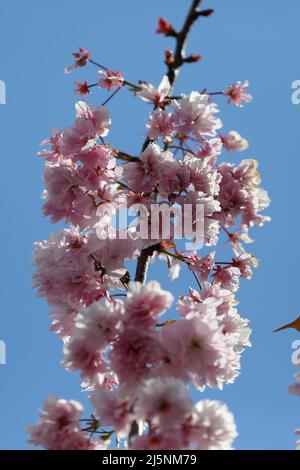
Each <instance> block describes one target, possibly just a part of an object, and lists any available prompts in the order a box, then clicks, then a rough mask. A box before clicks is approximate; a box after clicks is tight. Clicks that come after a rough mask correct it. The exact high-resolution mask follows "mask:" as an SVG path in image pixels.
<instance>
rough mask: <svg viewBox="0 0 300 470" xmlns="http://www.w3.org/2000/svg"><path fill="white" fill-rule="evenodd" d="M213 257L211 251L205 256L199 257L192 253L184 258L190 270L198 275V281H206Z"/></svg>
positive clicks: (213, 253) (213, 254) (212, 263)
mask: <svg viewBox="0 0 300 470" xmlns="http://www.w3.org/2000/svg"><path fill="white" fill-rule="evenodd" d="M215 255H216V253H215V252H214V251H212V252H211V253H209V254H208V255H206V256H199V255H197V254H196V253H194V254H191V255H189V256H188V257H187V258H186V262H187V263H188V266H189V268H190V270H191V271H193V272H195V273H197V274H198V276H199V279H200V281H206V280H207V278H208V276H209V275H210V273H211V270H212V267H213V265H214V258H215Z"/></svg>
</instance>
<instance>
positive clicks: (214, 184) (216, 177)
mask: <svg viewBox="0 0 300 470" xmlns="http://www.w3.org/2000/svg"><path fill="white" fill-rule="evenodd" d="M209 162H210V159H209V158H201V159H199V158H197V157H194V156H193V155H189V154H187V155H186V156H185V157H184V159H183V162H182V163H183V165H184V166H185V167H186V168H187V170H188V171H189V176H190V182H191V185H192V187H193V188H194V190H195V191H201V192H203V193H205V194H206V195H207V196H214V195H216V194H218V193H219V191H220V186H219V183H220V181H221V179H222V176H221V174H220V173H219V172H218V170H217V169H216V168H213V167H212V166H211V165H210V163H209Z"/></svg>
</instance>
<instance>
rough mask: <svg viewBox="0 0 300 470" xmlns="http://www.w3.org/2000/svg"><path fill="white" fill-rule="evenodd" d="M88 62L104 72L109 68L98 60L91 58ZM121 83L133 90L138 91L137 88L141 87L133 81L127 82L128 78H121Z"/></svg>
mask: <svg viewBox="0 0 300 470" xmlns="http://www.w3.org/2000/svg"><path fill="white" fill-rule="evenodd" d="M89 62H90V63H91V64H93V65H96V66H97V67H99V69H102V70H105V71H106V72H107V71H108V70H109V69H108V68H107V67H105V66H104V65H101V64H99V63H98V62H96V61H95V60H93V59H89ZM122 83H124V85H128V86H130V87H132V88H134V90H135V91H139V90H141V89H142V88H141V87H140V86H139V85H135V84H134V83H132V82H129V81H128V80H123V82H122ZM96 85H97V84H96ZM91 86H94V85H91Z"/></svg>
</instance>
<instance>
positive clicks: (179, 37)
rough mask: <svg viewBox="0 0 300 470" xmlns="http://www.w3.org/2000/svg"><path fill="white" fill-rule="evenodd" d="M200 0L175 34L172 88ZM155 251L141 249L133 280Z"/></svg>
mask: <svg viewBox="0 0 300 470" xmlns="http://www.w3.org/2000/svg"><path fill="white" fill-rule="evenodd" d="M201 1H202V0H193V2H192V5H191V8H190V10H189V12H188V15H187V17H186V20H185V22H184V24H183V27H182V29H181V31H179V32H178V33H177V34H176V48H175V54H174V62H173V63H172V64H169V65H168V73H167V75H168V78H169V81H170V84H171V87H172V88H173V87H174V84H175V81H176V78H177V77H178V73H179V70H180V67H181V66H182V64H183V63H184V59H185V45H186V42H187V39H188V35H189V33H190V30H191V28H192V26H193V24H194V22H195V21H196V19H197V18H198V17H199V16H200V14H201V13H200V11H199V10H198V7H199V5H200V3H201ZM149 142H150V140H149V138H148V137H147V139H146V140H145V142H144V144H143V148H142V150H145V148H146V147H147V146H148V144H149ZM155 251H159V244H156V245H152V246H150V247H148V248H145V249H144V250H142V251H141V254H140V256H139V258H138V262H137V267H136V273H135V281H138V282H142V283H143V284H144V283H145V282H146V278H147V271H148V266H149V262H150V260H151V257H152V255H153V253H154V252H155Z"/></svg>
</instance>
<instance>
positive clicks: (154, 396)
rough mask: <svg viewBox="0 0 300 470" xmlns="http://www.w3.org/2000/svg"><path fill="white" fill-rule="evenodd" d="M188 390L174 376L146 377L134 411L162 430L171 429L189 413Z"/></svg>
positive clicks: (139, 416) (142, 418)
mask: <svg viewBox="0 0 300 470" xmlns="http://www.w3.org/2000/svg"><path fill="white" fill-rule="evenodd" d="M191 410H192V404H191V402H190V399H189V397H188V390H187V388H186V387H185V386H183V385H181V384H180V383H179V382H178V381H177V380H175V379H174V378H166V379H160V378H157V379H156V378H155V379H154V378H153V379H148V380H147V381H146V382H145V383H144V384H143V385H142V386H141V387H140V390H139V393H138V395H137V402H136V405H135V413H136V415H137V417H138V418H140V419H141V420H142V421H148V422H149V421H151V424H152V425H154V426H158V427H159V428H160V429H161V430H162V431H163V432H168V431H172V428H176V427H177V426H179V425H180V424H181V423H183V422H184V421H185V420H186V418H187V416H189V414H190V413H191Z"/></svg>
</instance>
